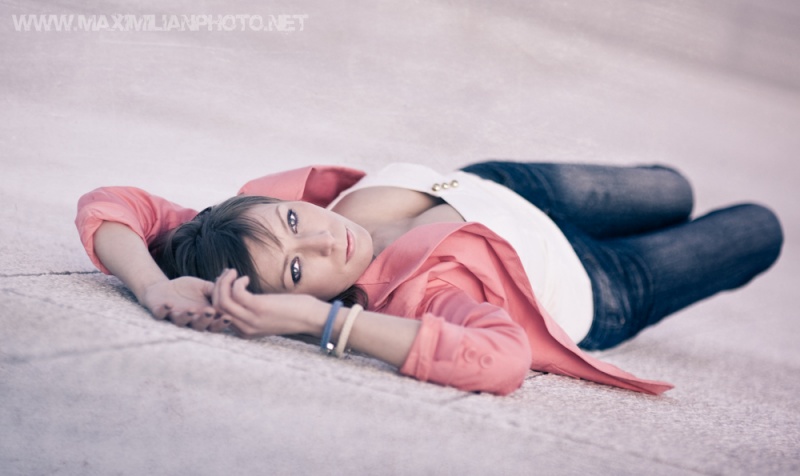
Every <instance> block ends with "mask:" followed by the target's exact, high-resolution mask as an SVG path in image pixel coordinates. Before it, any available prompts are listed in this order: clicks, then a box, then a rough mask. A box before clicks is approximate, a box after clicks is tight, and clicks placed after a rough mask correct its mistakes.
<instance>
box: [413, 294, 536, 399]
mask: <svg viewBox="0 0 800 476" xmlns="http://www.w3.org/2000/svg"><path fill="white" fill-rule="evenodd" d="M429 290H430V292H429V293H428V295H427V296H426V299H425V301H424V302H423V304H422V308H421V309H420V311H421V313H420V315H421V321H422V325H421V326H420V329H419V332H418V334H417V337H416V339H415V340H414V343H413V345H412V347H411V351H410V352H409V355H408V358H407V359H406V361H405V363H404V364H403V366H402V367H401V368H400V372H401V373H403V374H405V375H409V376H413V377H415V378H417V379H419V380H422V381H430V382H435V383H438V384H441V385H449V386H453V387H456V388H459V389H462V390H468V391H476V390H477V391H486V392H491V393H496V394H498V395H506V394H509V393H511V392H513V391H514V390H516V389H517V388H519V387H520V385H522V382H523V380H524V378H525V376H526V375H527V372H528V369H529V367H530V364H531V349H530V344H529V341H528V338H527V336H526V334H525V331H524V329H523V328H522V327H521V326H519V325H518V324H516V323H515V322H513V321H512V320H511V317H510V316H509V315H508V313H507V312H506V311H505V310H504V309H503V308H501V307H498V306H495V305H493V304H490V303H487V302H483V303H479V302H477V301H475V300H474V299H473V298H472V297H471V296H470V295H469V294H468V293H466V292H465V291H462V290H460V289H458V288H456V287H453V286H451V285H448V284H447V283H442V285H441V286H437V287H436V288H434V289H431V288H429Z"/></svg>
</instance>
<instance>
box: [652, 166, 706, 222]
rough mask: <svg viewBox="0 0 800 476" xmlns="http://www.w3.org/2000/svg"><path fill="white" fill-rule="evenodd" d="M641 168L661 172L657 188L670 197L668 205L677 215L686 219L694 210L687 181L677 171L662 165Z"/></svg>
mask: <svg viewBox="0 0 800 476" xmlns="http://www.w3.org/2000/svg"><path fill="white" fill-rule="evenodd" d="M641 168H646V169H651V170H658V171H660V172H662V177H661V179H660V183H659V186H660V187H663V188H662V189H661V190H664V191H666V192H667V193H668V194H669V196H670V197H671V199H670V203H671V205H672V206H673V207H674V209H675V211H676V213H677V214H679V215H682V216H683V217H685V218H688V217H689V216H690V215H691V214H692V210H693V209H694V189H693V188H692V184H691V182H689V179H688V178H687V177H686V176H685V175H684V174H683V173H682V172H681V171H679V170H678V169H676V168H674V167H671V166H667V165H662V164H655V165H647V166H642V167H641Z"/></svg>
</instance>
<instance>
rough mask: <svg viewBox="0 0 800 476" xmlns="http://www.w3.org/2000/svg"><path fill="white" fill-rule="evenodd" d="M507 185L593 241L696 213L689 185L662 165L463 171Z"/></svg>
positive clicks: (490, 166)
mask: <svg viewBox="0 0 800 476" xmlns="http://www.w3.org/2000/svg"><path fill="white" fill-rule="evenodd" d="M463 170H464V171H465V172H470V173H473V174H475V175H478V176H480V177H483V178H485V179H488V180H492V181H494V182H497V183H499V184H501V185H504V186H506V187H508V188H510V189H511V190H513V191H515V192H516V193H517V194H519V195H521V196H522V197H523V198H525V199H526V200H528V201H529V202H531V203H532V204H534V205H535V206H536V207H538V208H539V209H541V210H542V211H544V212H545V213H547V214H548V215H549V216H550V217H551V218H552V219H553V220H554V221H556V222H557V223H562V222H569V223H572V224H574V225H575V226H577V227H578V228H580V229H581V230H583V231H584V232H586V233H588V234H589V235H590V236H592V237H595V238H610V237H620V236H627V235H632V234H636V233H641V232H644V231H649V230H655V229H659V228H663V227H665V226H669V225H673V224H676V223H682V222H684V221H686V220H687V218H688V217H689V214H690V213H691V211H692V204H693V197H692V188H691V185H689V182H688V181H687V180H686V179H685V178H684V177H683V176H682V175H680V174H679V173H678V172H677V171H675V170H673V169H670V168H667V167H662V166H641V167H617V166H603V165H583V164H552V163H521V162H500V161H494V162H481V163H477V164H473V165H469V166H467V167H465V168H464V169H463Z"/></svg>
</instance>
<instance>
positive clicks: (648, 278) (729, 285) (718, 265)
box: [569, 205, 783, 350]
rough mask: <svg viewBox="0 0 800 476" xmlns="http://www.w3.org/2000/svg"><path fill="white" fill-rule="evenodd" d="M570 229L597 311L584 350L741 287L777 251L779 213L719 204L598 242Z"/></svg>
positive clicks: (620, 338) (628, 335) (615, 341)
mask: <svg viewBox="0 0 800 476" xmlns="http://www.w3.org/2000/svg"><path fill="white" fill-rule="evenodd" d="M569 233H571V235H572V236H571V238H573V240H574V241H573V246H575V248H576V251H577V252H578V255H579V256H580V257H581V260H582V261H583V263H584V266H586V269H587V272H588V273H589V276H590V277H591V280H592V291H593V294H594V304H595V316H594V321H593V323H592V328H591V330H590V331H589V335H588V336H587V337H586V338H585V339H584V340H583V341H581V342H580V343H579V345H580V346H581V347H583V348H585V349H590V350H596V349H605V348H609V347H613V346H615V345H617V344H619V343H621V342H623V341H625V340H627V339H630V338H631V337H633V336H634V335H636V334H637V333H639V332H640V331H641V330H642V329H644V328H645V327H647V326H651V325H653V324H655V323H656V322H658V321H660V320H661V319H662V318H664V317H665V316H667V315H669V314H671V313H674V312H676V311H678V310H680V309H683V308H684V307H687V306H689V305H691V304H693V303H695V302H697V301H700V300H702V299H705V298H707V297H710V296H712V295H714V294H716V293H718V292H720V291H724V290H729V289H734V288H737V287H739V286H742V285H744V284H745V283H747V282H748V281H750V280H751V279H752V278H753V277H755V276H756V275H758V274H759V273H761V272H763V271H765V270H766V269H767V268H769V267H770V266H771V265H772V264H773V263H774V262H775V260H776V259H777V258H778V255H779V254H780V250H781V246H782V243H783V233H782V231H781V226H780V223H779V221H778V219H777V217H776V216H775V215H774V214H773V213H772V212H771V211H770V210H769V209H767V208H764V207H761V206H758V205H739V206H734V207H730V208H725V209H722V210H717V211H714V212H712V213H709V214H708V215H705V216H703V217H701V218H698V219H696V220H694V221H692V222H689V223H684V224H681V225H677V226H674V227H671V228H667V229H664V230H661V231H657V232H653V233H648V234H644V235H639V236H635V237H628V238H620V239H614V240H605V241H596V240H592V239H590V238H588V237H586V236H585V235H584V236H583V237H581V235H580V232H575V231H574V230H573V231H572V232H569Z"/></svg>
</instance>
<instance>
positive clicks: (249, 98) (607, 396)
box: [0, 0, 800, 475]
mask: <svg viewBox="0 0 800 476" xmlns="http://www.w3.org/2000/svg"><path fill="white" fill-rule="evenodd" d="M44 13H53V14H75V15H77V14H87V15H88V14H97V15H109V16H110V15H112V14H117V13H129V14H138V15H143V14H156V15H161V14H247V15H265V16H266V15H270V14H272V15H278V14H290V15H308V17H307V18H305V17H304V18H305V21H304V24H303V30H302V31H299V30H296V31H294V32H276V31H273V32H254V31H231V32H224V31H211V32H208V31H201V32H188V31H183V32H181V31H169V32H135V31H127V32H122V31H106V32H74V31H73V32H60V33H59V32H49V33H45V32H34V31H30V32H22V31H16V30H15V23H14V21H13V18H14V17H13V15H20V14H44ZM799 57H800V7H799V6H798V4H797V3H796V2H791V1H768V2H758V1H756V0H741V1H734V2H724V1H721V0H709V1H705V2H682V1H663V2H635V1H632V0H631V1H626V0H598V1H594V2H588V1H587V2H577V1H562V2H524V1H521V0H517V1H515V0H503V1H499V2H492V3H491V5H490V4H489V2H486V3H484V2H472V5H467V6H462V5H456V4H454V3H453V2H447V1H434V2H425V3H423V4H414V5H409V3H408V2H401V1H394V2H391V1H382V2H372V1H361V2H347V3H346V4H338V3H334V2H324V1H319V0H315V1H301V2H272V3H269V4H266V5H264V4H262V3H261V2H254V1H231V2H202V3H200V4H194V3H191V2H180V1H177V0H167V1H161V2H156V1H151V2H138V3H137V4H136V5H133V6H129V5H125V4H123V3H121V2H117V3H113V4H109V5H106V4H103V3H101V2H96V1H86V2H72V1H60V2H57V1H50V2H47V1H45V2H37V3H36V4H30V3H29V2H22V1H19V0H9V1H5V2H3V3H2V4H0V91H2V93H3V94H2V96H1V98H2V99H0V104H1V105H2V110H3V111H5V112H4V113H3V115H2V118H0V144H1V145H2V156H0V161H1V163H2V174H0V200H2V203H3V204H4V206H2V207H0V222H2V223H3V225H2V227H0V309H1V310H2V313H1V314H2V315H0V329H2V332H0V402H2V405H0V468H2V469H0V473H2V474H4V475H40V474H75V475H84V474H98V475H107V474H124V475H137V474H176V475H177V474H192V475H203V474H209V475H216V474H305V473H312V472H322V471H325V472H328V473H334V474H540V473H541V474H637V475H639V474H726V475H727V474H742V475H745V474H746V475H750V474H776V475H777V474H798V473H800V411H799V410H798V407H800V405H798V400H799V398H798V395H799V394H800V346H798V345H797V336H798V335H800V319H798V318H797V317H798V312H797V311H796V306H795V298H796V296H797V288H798V285H800V280H799V279H798V275H799V274H800V253H799V252H798V246H797V245H798V236H799V235H798V232H799V231H800V209H798V207H797V206H796V203H797V197H798V195H797V191H796V183H797V182H798V179H800V173H799V172H798V166H797V157H796V156H797V154H798V152H800V134H798V130H800V127H799V126H800V62H798V58H799ZM486 157H504V158H513V159H532V160H552V161H560V162H567V161H581V162H592V163H619V164H629V163H649V162H662V163H668V164H671V165H674V166H677V167H678V168H680V169H681V170H683V171H684V172H685V173H686V174H687V175H689V176H690V177H691V178H692V179H693V181H694V184H695V186H696V193H697V207H696V212H697V213H702V212H704V211H707V210H708V209H710V208H714V207H717V206H720V205H723V204H728V203H732V202H738V201H756V202H761V203H766V204H769V205H770V206H772V207H773V208H774V209H775V210H776V211H777V212H778V214H779V215H780V216H781V218H782V220H783V223H784V226H785V232H786V245H785V248H784V254H783V256H782V257H781V260H780V261H779V263H778V264H777V266H776V267H775V268H773V269H772V270H771V271H770V272H769V273H768V274H766V275H765V276H763V277H761V278H759V279H757V280H755V281H754V282H753V283H751V284H750V285H748V286H747V287H745V288H744V289H742V290H739V291H736V292H734V293H727V294H725V295H722V296H719V297H716V298H714V299H712V300H709V301H707V302H704V303H701V304H699V305H696V306H693V307H691V308H690V309H687V310H685V311H683V312H681V313H679V314H678V315H676V316H674V317H672V318H670V319H668V320H666V321H664V322H662V323H661V324H659V325H658V326H656V327H655V328H652V329H650V330H648V331H646V332H644V333H643V334H642V335H641V336H640V337H638V338H637V339H636V340H634V341H632V342H630V343H627V344H625V345H623V346H621V347H619V348H617V349H614V350H612V351H608V352H605V353H603V354H600V355H601V356H602V357H603V358H605V359H607V360H608V361H610V362H612V363H615V364H617V365H619V366H621V367H623V368H625V369H628V370H630V371H632V372H634V373H636V374H638V375H642V376H645V377H651V378H658V379H664V380H668V381H670V382H673V383H674V384H676V388H675V389H674V390H672V391H670V392H668V393H667V394H665V396H663V397H649V396H644V395H639V394H635V393H632V392H627V391H624V390H618V389H614V388H609V387H605V386H601V385H595V384H592V383H588V382H581V381H576V380H573V379H570V378H566V377H559V376H552V375H539V374H534V373H531V375H530V377H529V379H528V380H526V382H525V384H524V385H523V387H522V388H521V389H520V390H518V391H517V392H515V393H513V394H512V395H510V396H508V397H503V398H501V397H494V396H490V395H481V394H471V393H464V392H460V391H457V390H453V389H449V388H442V387H438V386H435V385H432V384H425V383H421V382H417V381H415V380H411V379H408V378H404V377H401V376H398V375H397V374H396V373H395V372H394V371H393V370H392V369H390V368H388V367H386V366H384V365H382V364H380V363H379V362H376V361H373V360H370V359H363V358H351V359H349V360H345V361H334V360H332V359H326V358H323V357H321V356H319V355H318V353H317V352H316V350H315V349H314V348H312V347H310V346H307V345H305V344H301V343H297V342H293V341H288V340H286V339H282V338H271V339H265V340H263V341H256V342H247V341H242V340H238V339H236V338H233V337H229V336H221V335H208V334H201V333H197V332H193V331H190V330H186V329H179V328H176V327H173V326H171V325H169V324H166V323H160V322H155V321H153V320H152V319H150V318H149V317H148V315H147V313H146V312H145V311H144V310H143V309H142V308H141V307H140V306H138V305H137V304H136V302H135V301H134V299H133V297H132V295H131V294H130V293H129V292H127V291H126V290H125V289H124V288H123V287H122V286H121V285H120V283H119V282H118V281H116V280H115V279H114V278H110V277H107V276H104V275H102V274H99V273H98V272H96V271H95V270H94V268H93V267H92V265H91V264H90V263H89V261H88V259H87V258H86V257H85V254H84V252H83V251H82V248H81V246H80V244H79V241H78V237H77V233H76V232H75V229H74V226H73V224H72V220H73V218H74V212H75V204H76V202H77V199H78V197H79V196H80V195H81V194H82V193H84V192H86V191H88V190H90V189H92V188H94V187H97V186H100V185H114V184H127V185H136V186H140V187H142V188H145V189H147V190H150V191H152V192H154V193H157V194H160V195H163V196H167V197H169V198H171V199H173V200H175V201H178V202H180V203H183V204H186V205H189V206H193V207H201V206H205V205H207V204H210V203H214V202H216V201H219V200H221V199H223V198H225V197H227V196H229V195H230V194H232V193H234V192H235V191H236V189H237V188H238V186H239V185H241V184H242V183H244V182H245V181H246V180H248V179H250V178H253V177H255V176H257V175H261V174H265V173H269V172H273V171H277V170H282V169H285V168H290V167H295V166H300V165H305V164H312V163H331V164H338V163H344V164H347V165H350V166H354V167H359V168H363V169H366V170H375V169H377V168H379V167H381V166H382V165H384V164H386V163H388V162H392V161H398V160H403V161H420V162H425V163H428V164H431V165H432V166H434V167H437V168H440V169H442V170H448V169H451V168H454V167H458V166H461V165H464V164H466V163H468V162H470V161H474V160H477V159H481V158H486Z"/></svg>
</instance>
